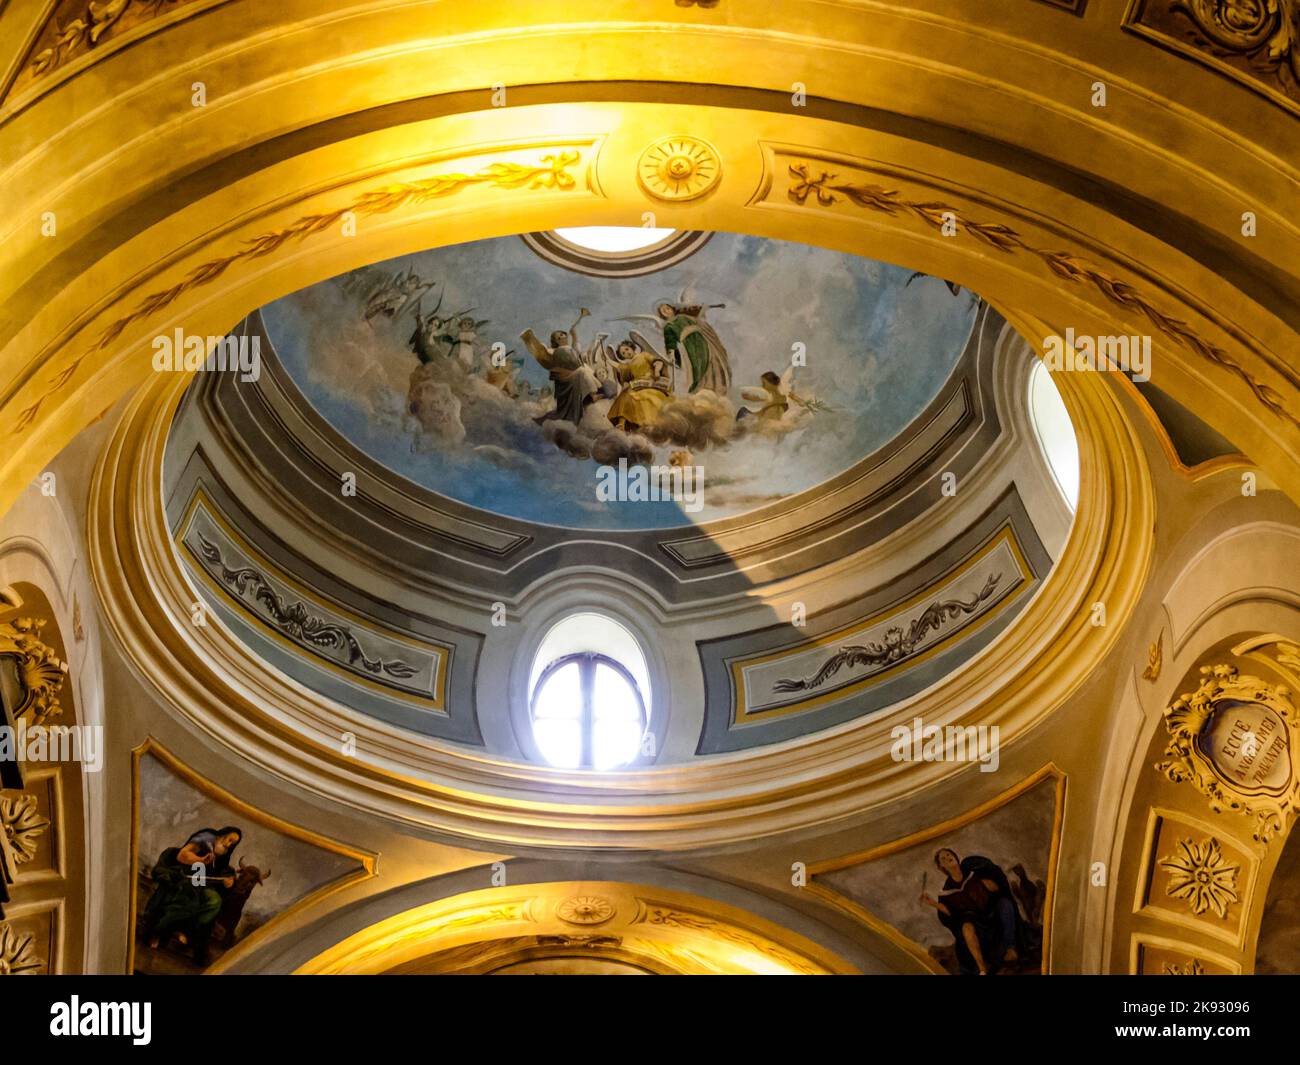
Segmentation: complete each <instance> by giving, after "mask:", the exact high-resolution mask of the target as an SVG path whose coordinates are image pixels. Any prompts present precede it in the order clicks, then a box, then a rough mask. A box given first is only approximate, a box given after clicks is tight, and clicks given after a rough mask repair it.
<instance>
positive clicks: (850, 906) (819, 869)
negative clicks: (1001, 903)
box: [803, 762, 1065, 976]
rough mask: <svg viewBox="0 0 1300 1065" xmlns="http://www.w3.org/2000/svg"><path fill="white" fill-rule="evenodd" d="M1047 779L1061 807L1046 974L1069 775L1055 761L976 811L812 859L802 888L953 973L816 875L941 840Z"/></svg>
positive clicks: (1051, 868) (1046, 910)
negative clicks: (854, 849)
mask: <svg viewBox="0 0 1300 1065" xmlns="http://www.w3.org/2000/svg"><path fill="white" fill-rule="evenodd" d="M1044 780H1055V781H1056V790H1055V802H1056V812H1055V814H1054V816H1053V818H1052V842H1051V847H1050V850H1049V852H1048V857H1047V884H1046V895H1045V896H1044V898H1043V958H1042V972H1043V974H1044V975H1046V974H1047V973H1049V972H1050V971H1051V945H1052V939H1051V927H1052V905H1053V902H1054V901H1055V898H1056V872H1057V865H1058V864H1059V862H1060V854H1061V833H1062V830H1063V828H1064V825H1065V774H1064V773H1063V772H1061V770H1060V769H1058V768H1057V767H1056V766H1055V765H1054V764H1052V763H1050V762H1049V763H1048V764H1047V765H1045V766H1043V768H1042V769H1040V770H1038V772H1036V773H1034V774H1032V775H1031V776H1028V777H1026V778H1025V779H1024V780H1022V781H1021V782H1020V783H1019V784H1016V785H1014V786H1012V787H1011V788H1008V789H1007V790H1006V791H1004V792H1002V793H1001V794H999V795H995V796H993V798H991V799H988V800H987V801H985V802H983V803H981V804H980V805H979V806H976V807H975V808H974V809H972V810H968V811H966V812H965V813H962V814H958V815H957V816H956V817H950V818H949V819H948V820H946V821H942V822H940V823H939V824H937V825H931V826H930V827H929V828H923V829H920V830H918V831H916V832H913V833H910V834H909V835H906V836H903V837H902V838H900V839H895V840H891V841H890V842H888V843H883V844H881V845H879V846H876V847H872V848H870V849H868V850H865V851H858V852H856V853H854V854H846V855H843V856H841V857H838V858H828V859H826V860H824V861H820V862H813V863H810V864H809V865H808V883H807V884H806V885H805V887H804V888H803V890H804V891H807V892H809V893H810V894H812V895H814V896H815V897H817V898H819V899H822V900H823V901H824V902H828V903H830V905H832V906H834V907H836V908H837V909H839V910H842V911H843V912H845V913H847V914H849V916H851V917H854V918H856V919H857V920H859V921H861V922H862V923H863V924H865V925H866V926H867V927H869V928H870V929H871V930H872V931H873V932H875V933H876V934H877V935H879V936H882V937H883V938H884V939H886V940H888V941H889V942H890V943H892V944H894V946H896V947H899V948H900V949H902V950H903V951H905V952H906V953H907V954H908V955H910V956H911V957H912V958H913V959H915V960H916V961H917V962H919V963H920V964H921V965H922V966H923V967H924V968H925V969H926V970H928V971H929V972H931V973H934V974H936V975H938V976H946V975H948V973H947V971H946V970H945V969H944V968H943V967H942V966H940V965H939V963H938V962H936V961H935V960H934V958H932V957H931V956H930V953H929V951H927V950H926V949H925V948H924V947H922V946H921V944H919V943H917V942H916V941H914V940H912V939H908V938H907V936H905V935H903V933H902V932H900V931H899V930H898V929H897V928H895V927H894V926H893V925H891V924H889V923H888V922H887V921H884V920H882V919H881V918H879V917H877V916H876V915H875V914H873V913H872V912H871V911H870V910H868V909H867V908H866V907H864V906H861V905H859V904H858V903H856V902H854V901H853V900H851V899H849V898H846V897H845V896H843V895H841V894H840V893H839V892H838V891H835V890H834V889H833V888H831V887H828V886H826V885H824V884H818V883H817V882H816V881H815V880H814V877H816V876H819V875H820V874H822V873H833V872H837V871H839V870H841V869H848V868H849V867H851V866H855V865H861V864H863V863H864V862H869V861H874V860H875V859H877V858H884V857H886V856H887V855H891V854H897V853H898V852H899V851H905V850H907V849H909V848H911V847H915V846H917V845H918V844H921V843H927V842H929V841H930V840H934V839H938V838H939V837H940V836H944V835H947V834H948V833H950V832H953V831H955V830H956V829H959V828H965V827H966V826H967V825H970V824H973V823H974V822H976V821H978V820H980V819H981V818H983V817H985V816H987V815H988V814H991V813H992V812H993V811H995V810H999V809H1001V808H1002V807H1003V806H1006V805H1007V804H1008V803H1011V802H1014V801H1015V800H1016V799H1018V798H1019V797H1020V796H1021V795H1024V794H1025V793H1026V792H1028V791H1030V790H1031V789H1032V788H1034V787H1036V786H1037V785H1039V784H1041V783H1042V782H1043V781H1044Z"/></svg>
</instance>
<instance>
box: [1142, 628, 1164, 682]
mask: <svg viewBox="0 0 1300 1065" xmlns="http://www.w3.org/2000/svg"><path fill="white" fill-rule="evenodd" d="M1164 658H1165V634H1164V633H1163V632H1162V633H1161V634H1160V635H1159V636H1157V637H1156V640H1155V643H1153V644H1152V645H1151V646H1150V647H1149V648H1147V665H1146V669H1144V670H1142V678H1143V679H1144V680H1151V681H1154V680H1157V679H1158V678H1159V677H1160V667H1161V666H1162V665H1163V664H1164Z"/></svg>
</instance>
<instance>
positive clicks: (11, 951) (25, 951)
mask: <svg viewBox="0 0 1300 1065" xmlns="http://www.w3.org/2000/svg"><path fill="white" fill-rule="evenodd" d="M35 941H36V937H35V936H34V935H32V934H30V933H28V934H27V935H22V934H21V933H19V932H16V931H14V929H13V926H12V925H10V924H8V923H7V922H5V921H0V976H31V975H33V974H34V973H38V972H40V971H41V966H42V965H44V962H42V961H41V959H40V958H39V957H37V955H36V949H35V946H34V943H35Z"/></svg>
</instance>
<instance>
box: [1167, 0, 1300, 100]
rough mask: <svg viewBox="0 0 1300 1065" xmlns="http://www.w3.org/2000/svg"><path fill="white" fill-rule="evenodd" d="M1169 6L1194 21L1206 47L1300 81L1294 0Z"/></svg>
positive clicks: (1177, 0)
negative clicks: (1240, 56)
mask: <svg viewBox="0 0 1300 1065" xmlns="http://www.w3.org/2000/svg"><path fill="white" fill-rule="evenodd" d="M1172 7H1173V10H1174V11H1178V12H1181V13H1182V14H1185V15H1186V16H1187V17H1188V18H1190V19H1191V20H1192V22H1193V23H1195V26H1196V30H1197V31H1198V32H1199V33H1200V34H1201V35H1202V36H1203V37H1204V43H1205V44H1206V45H1208V46H1209V47H1210V48H1213V49H1215V50H1218V51H1220V52H1222V53H1227V54H1235V55H1244V56H1249V57H1250V58H1251V59H1253V60H1256V61H1257V62H1258V63H1259V64H1260V65H1262V66H1264V67H1266V68H1267V69H1270V70H1272V71H1273V72H1274V73H1277V74H1281V73H1282V71H1284V70H1286V71H1289V73H1290V74H1291V76H1292V77H1293V78H1295V79H1296V80H1297V81H1300V3H1297V0H1174V3H1173V5H1172Z"/></svg>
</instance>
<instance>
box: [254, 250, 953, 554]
mask: <svg viewBox="0 0 1300 1065" xmlns="http://www.w3.org/2000/svg"><path fill="white" fill-rule="evenodd" d="M706 279H707V283H706ZM912 282H915V283H912ZM976 313H977V307H976V306H975V305H974V304H973V303H972V302H971V301H970V300H968V299H965V298H962V299H955V298H954V297H953V295H952V293H951V292H950V291H949V290H948V288H946V287H945V286H944V284H943V283H942V282H939V281H937V280H936V279H932V278H931V279H928V283H926V282H917V279H916V278H915V277H912V276H909V274H908V273H907V272H906V271H903V270H900V269H897V268H895V267H892V266H888V265H885V264H882V263H876V262H872V261H870V260H866V259H861V258H858V257H855V256H850V255H843V254H840V253H837V252H830V251H826V250H825V249H819V248H810V247H806V246H803V245H798V244H786V243H782V242H779V241H769V240H762V239H759V238H754V237H741V236H735V235H732V234H723V233H719V234H714V235H713V237H712V238H711V239H710V240H709V242H708V243H707V244H705V245H704V246H703V247H702V248H701V249H700V250H699V251H698V252H696V253H695V255H693V256H692V257H691V258H690V259H688V260H686V261H685V262H684V263H680V264H678V265H676V266H673V267H670V268H668V269H666V270H664V271H661V272H660V273H658V274H652V275H648V276H639V277H592V276H588V275H585V274H579V273H575V272H572V271H569V270H565V269H562V268H561V267H559V266H556V265H554V264H552V263H549V262H547V261H545V260H542V259H540V258H539V257H537V256H536V255H535V254H534V253H533V252H532V251H531V250H530V249H529V247H528V246H527V245H526V244H525V243H524V242H523V241H520V240H518V239H517V238H512V237H503V238H497V239H493V240H485V241H478V242H475V243H472V244H462V245H455V246H451V247H447V248H439V249H435V250H432V251H428V252H423V253H420V254H418V255H414V256H410V257H407V258H405V259H403V260H402V261H401V262H393V263H388V264H379V265H375V266H369V267H363V268H361V269H360V270H355V271H353V272H351V273H350V274H346V275H344V276H342V277H341V278H336V279H334V280H332V281H327V282H322V283H320V284H318V285H315V286H312V287H311V288H308V289H304V290H303V291H301V292H298V293H294V294H293V295H291V296H287V297H285V298H283V299H281V300H277V301H276V302H275V303H273V304H269V305H268V306H267V307H264V308H263V309H262V312H261V314H262V318H263V322H264V323H265V327H266V330H267V333H268V335H269V338H270V341H271V345H270V346H271V347H272V348H273V349H274V352H275V357H277V358H278V359H279V360H280V362H281V363H282V364H283V366H284V367H285V369H286V370H287V371H288V374H289V376H290V378H291V379H292V380H293V382H294V383H295V384H296V385H297V386H298V388H299V389H300V390H301V391H302V392H303V394H304V395H305V396H306V398H307V400H308V401H309V402H310V403H311V404H312V405H313V406H314V407H315V408H316V410H317V411H318V412H319V413H320V414H321V415H322V416H323V417H324V418H325V420H326V421H327V422H329V423H330V425H331V426H332V427H333V428H334V429H335V430H337V431H338V432H340V433H341V434H342V435H343V436H344V437H346V438H348V439H349V440H350V441H351V442H352V443H353V444H355V445H356V446H357V447H359V448H360V449H361V450H362V451H363V452H365V453H366V454H368V455H370V456H371V457H372V458H374V459H376V460H378V461H379V462H381V463H382V464H383V465H385V466H387V467H388V468H389V469H391V470H393V471H394V472H396V473H398V474H400V475H402V476H404V477H406V478H407V479H409V480H411V481H413V482H415V483H416V484H418V485H421V486H423V487H425V488H427V489H429V490H431V491H434V492H437V493H440V494H443V495H447V496H450V497H452V498H454V499H458V500H460V501H461V502H464V503H467V504H469V505H471V506H478V507H482V508H483V509H486V510H490V511H493V512H496V513H501V514H505V515H507V516H509V517H516V518H522V519H525V520H531V521H540V522H546V523H548V524H555V525H563V526H566V527H570V528H626V529H630V528H660V527H671V526H674V525H683V524H688V523H690V522H691V521H692V520H705V521H706V520H711V519H714V518H718V517H725V516H728V515H731V514H739V513H743V512H745V511H747V510H751V509H753V508H755V507H758V506H762V505H764V504H767V503H771V502H775V501H777V500H780V499H783V498H786V497H788V496H790V495H793V494H796V493H798V492H801V491H804V490H806V489H809V488H813V487H815V486H816V485H818V484H820V483H822V482H823V481H825V480H827V479H828V478H831V477H834V476H835V475H837V474H839V473H842V472H843V471H844V470H845V469H847V468H848V467H849V466H851V465H853V464H854V462H856V461H857V460H859V459H861V458H863V457H865V456H866V455H868V454H870V453H871V452H872V451H874V450H876V449H877V448H879V447H880V446H882V445H883V444H885V443H887V442H888V441H889V440H890V439H892V438H893V437H894V436H895V435H897V433H899V432H900V431H901V430H903V429H904V428H905V427H906V426H907V424H908V423H909V422H911V421H912V419H914V418H915V417H916V416H917V415H918V414H919V413H920V412H921V411H922V410H923V409H924V408H925V406H926V405H927V404H928V403H929V402H930V401H931V400H932V399H933V398H934V396H935V395H936V393H937V392H938V391H939V389H940V388H941V387H942V385H943V383H944V381H945V380H947V378H948V377H949V375H950V374H951V372H952V368H953V366H954V365H955V363H956V361H957V358H958V357H959V355H960V353H961V351H962V349H963V347H964V345H965V343H966V340H967V338H968V337H969V336H970V333H971V327H972V324H973V322H974V321H975V316H976ZM675 453H678V454H680V453H687V454H689V455H690V456H691V457H692V459H693V461H694V463H695V464H697V465H699V466H700V467H702V468H704V469H705V470H706V472H707V475H708V485H709V488H708V491H707V492H706V493H705V499H704V505H703V509H702V510H701V511H700V512H699V513H698V515H694V514H688V513H686V512H685V511H684V510H683V508H681V507H680V506H678V505H677V504H675V503H674V502H672V501H666V502H655V501H648V502H637V503H635V504H632V503H631V502H629V501H624V500H621V499H620V500H615V501H608V500H603V501H602V500H599V499H598V498H597V496H596V492H595V484H596V479H597V474H598V470H597V467H599V466H618V465H619V464H620V462H621V461H622V462H624V463H626V464H627V465H628V466H645V467H647V468H652V467H659V468H663V467H669V466H671V461H670V457H671V456H672V455H673V454H675Z"/></svg>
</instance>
